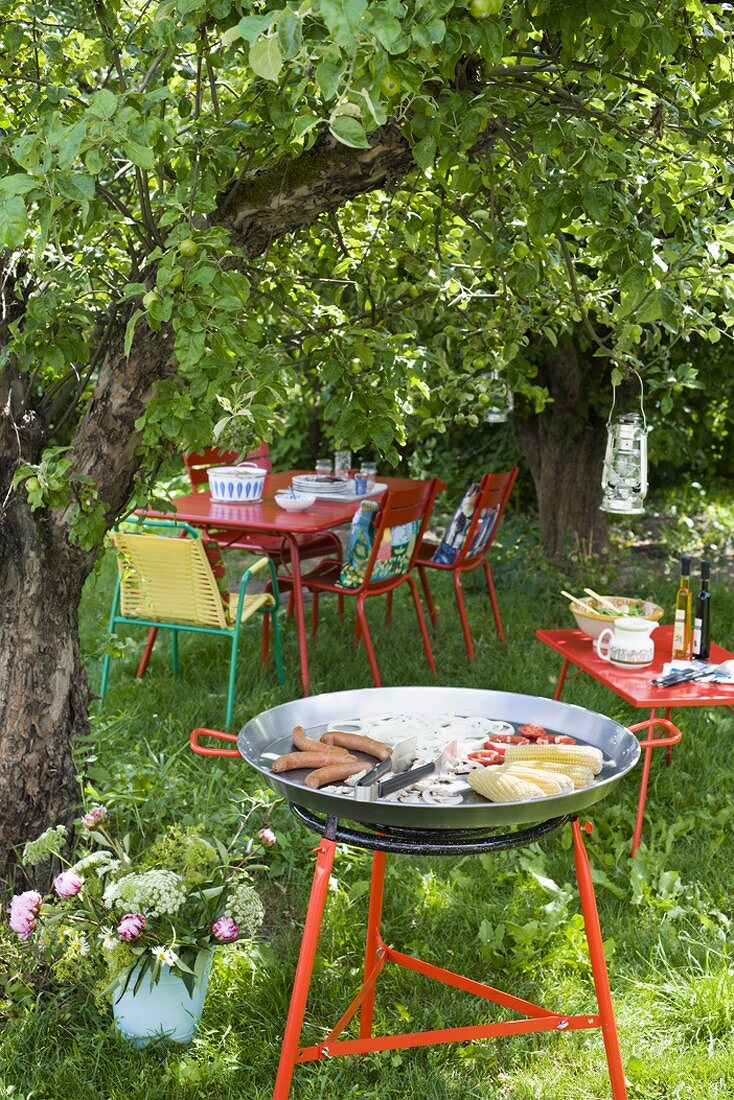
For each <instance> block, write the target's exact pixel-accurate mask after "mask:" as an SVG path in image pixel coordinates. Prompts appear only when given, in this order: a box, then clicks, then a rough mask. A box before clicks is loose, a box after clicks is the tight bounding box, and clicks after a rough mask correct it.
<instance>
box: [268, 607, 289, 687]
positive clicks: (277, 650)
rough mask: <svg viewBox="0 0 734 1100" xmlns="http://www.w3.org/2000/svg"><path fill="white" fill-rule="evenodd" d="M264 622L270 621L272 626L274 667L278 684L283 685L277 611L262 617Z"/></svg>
mask: <svg viewBox="0 0 734 1100" xmlns="http://www.w3.org/2000/svg"><path fill="white" fill-rule="evenodd" d="M263 618H264V619H265V620H266V622H267V620H268V619H270V620H271V621H272V624H273V649H274V650H275V667H276V669H277V671H278V683H279V684H284V683H285V669H284V667H283V645H282V642H281V638H280V623H279V622H278V609H277V608H273V610H272V611H271V612H270V613H269V614H268V615H263Z"/></svg>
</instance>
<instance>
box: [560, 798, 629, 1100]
mask: <svg viewBox="0 0 734 1100" xmlns="http://www.w3.org/2000/svg"><path fill="white" fill-rule="evenodd" d="M572 829H573V858H574V863H575V864H576V878H577V879H578V884H579V897H580V899H581V912H582V913H583V917H584V929H585V931H586V941H587V943H588V946H589V958H590V959H591V973H592V975H593V978H594V988H595V990H596V1000H597V1003H598V1005H599V1019H600V1020H601V1030H602V1036H603V1039H604V1049H605V1050H606V1054H607V1066H608V1067H609V1079H610V1081H611V1083H612V1096H613V1097H614V1100H626V1098H627V1084H626V1082H625V1079H624V1066H623V1065H622V1054H621V1052H620V1049H619V1036H618V1035H617V1024H616V1021H615V1019H614V1005H613V1004H612V991H611V989H610V988H609V975H608V973H607V963H606V959H605V958H604V941H603V940H602V935H601V925H600V924H599V912H598V910H597V907H596V898H595V897H594V884H593V881H592V878H591V865H590V863H589V857H588V855H587V853H586V848H585V847H584V841H583V837H582V835H581V826H580V825H579V822H578V818H576V820H575V821H574V822H573V824H572ZM586 829H587V830H590V826H588V825H587V826H586Z"/></svg>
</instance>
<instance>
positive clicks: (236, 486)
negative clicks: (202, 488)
mask: <svg viewBox="0 0 734 1100" xmlns="http://www.w3.org/2000/svg"><path fill="white" fill-rule="evenodd" d="M267 474H268V472H267V470H263V468H262V466H258V465H257V464H256V463H254V462H243V463H242V465H241V466H212V467H211V469H210V470H208V477H209V492H210V493H211V498H212V500H213V501H215V502H216V503H218V504H254V503H256V502H257V501H258V500H262V496H263V488H264V486H265V478H266V477H267Z"/></svg>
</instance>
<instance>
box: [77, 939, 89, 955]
mask: <svg viewBox="0 0 734 1100" xmlns="http://www.w3.org/2000/svg"><path fill="white" fill-rule="evenodd" d="M78 947H79V954H80V955H88V954H89V940H88V939H87V937H86V936H80V937H79V944H78Z"/></svg>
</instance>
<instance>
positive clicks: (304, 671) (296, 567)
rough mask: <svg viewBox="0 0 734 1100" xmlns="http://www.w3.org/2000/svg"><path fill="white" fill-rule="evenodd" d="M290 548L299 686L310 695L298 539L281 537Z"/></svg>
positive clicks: (286, 536)
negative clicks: (299, 666) (299, 665)
mask: <svg viewBox="0 0 734 1100" xmlns="http://www.w3.org/2000/svg"><path fill="white" fill-rule="evenodd" d="M283 537H284V538H285V539H287V541H288V545H289V546H290V548H291V570H292V575H293V589H292V594H293V605H294V611H295V613H296V634H297V636H298V656H299V659H300V662H301V685H302V687H303V694H304V695H310V694H311V676H310V674H309V669H308V638H307V636H306V612H305V609H304V606H303V584H302V583H301V555H300V553H299V549H298V539H297V538H296V536H295V535H290V534H285V535H284V536H283Z"/></svg>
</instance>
